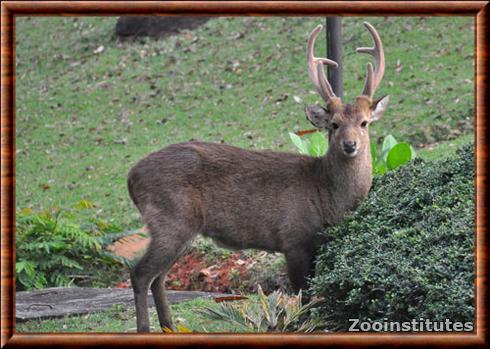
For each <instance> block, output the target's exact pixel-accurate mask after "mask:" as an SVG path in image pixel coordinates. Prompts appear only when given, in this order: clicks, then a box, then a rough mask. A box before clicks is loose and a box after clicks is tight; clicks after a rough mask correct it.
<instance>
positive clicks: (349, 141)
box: [305, 22, 389, 158]
mask: <svg viewBox="0 0 490 349" xmlns="http://www.w3.org/2000/svg"><path fill="white" fill-rule="evenodd" d="M364 25H365V26H366V28H367V29H368V30H369V32H370V33H371V35H372V37H373V39H374V47H360V48H358V49H357V52H361V53H368V54H370V55H372V56H374V58H375V69H374V70H373V66H372V64H371V63H368V65H367V77H366V81H365V83H364V89H363V91H362V94H361V95H359V96H358V97H356V100H355V102H354V103H352V104H344V103H343V102H342V101H341V100H340V98H338V97H337V96H336V95H335V94H334V92H333V90H332V87H331V86H330V83H329V82H328V80H327V78H326V77H325V72H324V69H323V65H324V64H327V65H330V66H334V67H337V66H338V64H337V63H336V62H334V61H332V60H330V59H327V58H318V57H315V56H314V54H313V49H314V46H315V40H316V38H317V36H318V34H319V33H320V31H321V30H322V26H321V25H319V26H318V27H316V28H315V29H314V30H313V31H312V32H311V34H310V37H309V38H308V46H307V59H308V72H309V75H310V79H311V80H312V81H313V84H314V85H315V88H316V90H317V92H318V93H319V94H320V96H321V97H322V99H323V100H324V101H325V106H320V105H317V104H315V105H308V106H306V109H305V112H306V117H307V118H308V120H309V121H310V122H311V123H312V124H313V126H315V127H316V128H319V129H326V130H327V131H328V136H329V143H330V149H331V151H334V152H336V153H337V154H342V155H343V156H345V157H347V158H354V157H356V156H357V155H359V154H362V153H364V152H369V151H370V149H369V147H370V146H369V132H368V128H369V124H370V123H371V122H373V121H376V120H378V119H379V118H381V116H382V115H383V113H384V111H385V110H386V107H387V106H388V100H389V96H384V97H382V98H380V99H378V100H375V101H373V99H372V98H373V95H374V92H375V91H376V88H377V87H378V85H379V83H380V82H381V79H382V78H383V74H384V70H385V57H384V52H383V44H382V42H381V39H380V37H379V34H378V33H377V32H376V29H374V27H373V26H372V25H371V24H369V23H367V22H364Z"/></svg>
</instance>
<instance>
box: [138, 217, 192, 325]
mask: <svg viewBox="0 0 490 349" xmlns="http://www.w3.org/2000/svg"><path fill="white" fill-rule="evenodd" d="M176 216H177V217H176ZM176 216H174V215H173V217H168V215H166V214H165V213H160V214H157V215H156V214H153V215H147V216H146V217H145V216H144V217H143V219H144V220H145V222H146V225H147V227H148V230H149V231H150V234H151V241H150V244H149V246H148V248H147V250H146V253H145V254H144V255H143V257H142V258H141V260H140V261H139V262H138V264H137V265H136V266H135V267H134V268H133V270H132V271H131V284H132V285H133V291H134V300H135V305H136V321H137V328H138V332H149V330H150V323H149V316H148V302H147V295H148V290H149V288H150V285H151V291H152V294H153V298H154V300H155V305H156V309H157V313H158V319H159V322H160V326H161V327H169V328H172V320H171V315H170V309H169V306H168V301H167V297H166V294H165V288H164V280H165V276H166V274H167V272H168V271H169V270H170V268H171V267H172V265H173V264H174V263H175V261H176V260H177V258H178V257H179V256H180V255H181V254H182V252H184V251H185V248H186V247H187V245H188V244H189V242H190V241H191V240H192V238H193V237H194V236H195V235H197V233H198V232H199V223H198V222H196V220H194V219H192V217H190V216H187V217H186V218H185V219H184V218H183V217H185V215H181V214H178V215H176ZM178 217H182V218H181V219H179V218H178Z"/></svg>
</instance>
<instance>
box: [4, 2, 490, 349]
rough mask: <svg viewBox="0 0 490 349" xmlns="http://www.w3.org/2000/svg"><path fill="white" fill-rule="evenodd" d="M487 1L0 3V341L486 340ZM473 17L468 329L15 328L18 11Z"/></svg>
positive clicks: (407, 343) (297, 343) (266, 343)
mask: <svg viewBox="0 0 490 349" xmlns="http://www.w3.org/2000/svg"><path fill="white" fill-rule="evenodd" d="M488 13H489V11H488V1H351V2H343V1H315V2H311V1H309V2H301V1H260V2H259V1H257V2H255V1H180V2H179V1H169V2H152V1H140V2H123V1H104V2H102V1H100V2H99V1H97V2H96V1H93V2H90V1H79V2H78V1H43V2H39V1H38V2H36V1H4V2H2V4H1V297H0V300H1V346H2V347H3V346H4V345H7V347H8V348H14V347H16V348H18V347H26V346H32V347H37V348H41V347H49V348H52V347H61V346H62V347H81V346H100V347H106V346H111V347H118V348H120V347H137V346H145V347H156V346H159V347H176V346H198V345H199V346H208V347H212V346H224V347H225V346H226V347H227V346H257V347H258V346H260V347H273V346H281V345H286V346H291V347H304V346H316V347H320V346H321V347H324V346H330V345H335V346H351V347H353V346H357V347H359V346H376V345H385V346H394V345H396V346H403V347H412V346H422V345H432V346H463V345H464V346H473V347H486V346H487V345H488V343H489V341H488V331H487V326H488V308H487V305H486V303H485V299H486V298H487V296H488V293H487V287H488V270H487V266H486V262H488V259H489V254H488V252H487V251H488V249H487V246H488V237H487V218H486V213H487V211H486V209H487V206H486V205H485V199H486V191H487V184H488V173H487V168H486V165H487V164H488V151H487V149H488V148H487V142H486V140H487V138H489V137H490V135H488V132H487V130H488V128H487V118H488V115H487V112H486V110H487V101H488V100H489V93H488V87H489V86H488V40H489V38H488ZM129 14H132V15H149V14H159V15H171V14H174V15H206V16H326V15H342V16H344V15H345V16H375V15H383V16H388V15H395V16H407V15H412V16H413V15H417V16H473V17H474V19H475V107H476V115H475V142H476V153H475V166H476V179H475V183H476V197H475V200H476V215H475V222H476V225H475V226H476V232H475V244H476V247H475V261H476V269H475V288H476V292H475V306H476V312H475V313H476V314H475V320H476V324H475V325H476V326H475V327H476V330H475V331H474V332H471V333H454V334H452V333H447V332H446V333H434V334H428V333H408V334H394V333H363V334H346V333H325V334H306V335H305V334H292V333H288V334H284V333H281V334H197V333H196V334H162V333H151V334H135V333H90V334H84V333H53V334H47V333H46V334H35V333H16V332H15V241H14V240H15V239H14V226H15V17H16V16H51V15H54V16H93V15H97V16H120V15H129Z"/></svg>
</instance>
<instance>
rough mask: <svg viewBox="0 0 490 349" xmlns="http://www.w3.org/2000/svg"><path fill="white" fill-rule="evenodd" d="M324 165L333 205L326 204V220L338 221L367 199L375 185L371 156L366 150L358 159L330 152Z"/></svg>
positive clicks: (327, 186) (329, 197) (323, 168)
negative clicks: (372, 184)
mask: <svg viewBox="0 0 490 349" xmlns="http://www.w3.org/2000/svg"><path fill="white" fill-rule="evenodd" d="M321 162H322V172H323V175H324V177H325V178H324V180H325V181H326V185H325V186H324V189H325V191H324V195H326V196H327V197H328V202H331V203H332V205H325V206H326V207H325V208H324V210H325V211H326V212H325V214H326V220H328V221H329V222H330V221H333V222H338V221H339V220H341V219H342V217H343V215H344V213H345V212H346V211H349V210H353V209H355V208H356V207H357V205H358V204H359V203H360V202H361V201H362V200H363V199H364V198H365V197H366V196H367V194H368V192H369V189H370V188H371V183H372V174H371V172H372V164H371V154H370V152H369V151H364V152H362V153H361V154H359V155H358V156H356V157H355V158H346V157H345V156H343V155H342V154H336V153H335V152H331V151H329V152H328V153H327V154H326V155H325V157H324V158H322V160H321Z"/></svg>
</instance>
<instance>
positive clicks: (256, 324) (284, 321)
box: [198, 285, 322, 332]
mask: <svg viewBox="0 0 490 349" xmlns="http://www.w3.org/2000/svg"><path fill="white" fill-rule="evenodd" d="M257 293H258V301H257V302H253V301H249V300H248V301H239V302H223V303H221V304H220V305H219V307H218V308H210V307H205V308H204V309H201V310H198V312H199V313H200V314H203V315H205V316H207V317H209V318H210V319H212V320H219V321H227V322H230V323H233V324H236V325H237V326H238V327H240V328H241V329H243V330H245V331H247V332H312V331H314V330H316V329H319V328H320V327H321V326H322V324H321V323H320V322H319V321H316V320H312V319H310V318H309V317H308V313H309V310H310V309H311V308H312V307H313V306H315V305H317V304H318V303H320V301H319V300H315V301H311V302H309V303H306V304H303V299H302V294H301V292H300V293H299V294H298V295H297V296H292V297H290V296H288V295H286V294H284V293H282V292H280V291H275V292H273V293H272V294H270V295H269V296H266V295H265V294H264V292H263V291H262V288H261V287H260V285H259V286H258V292H257Z"/></svg>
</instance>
